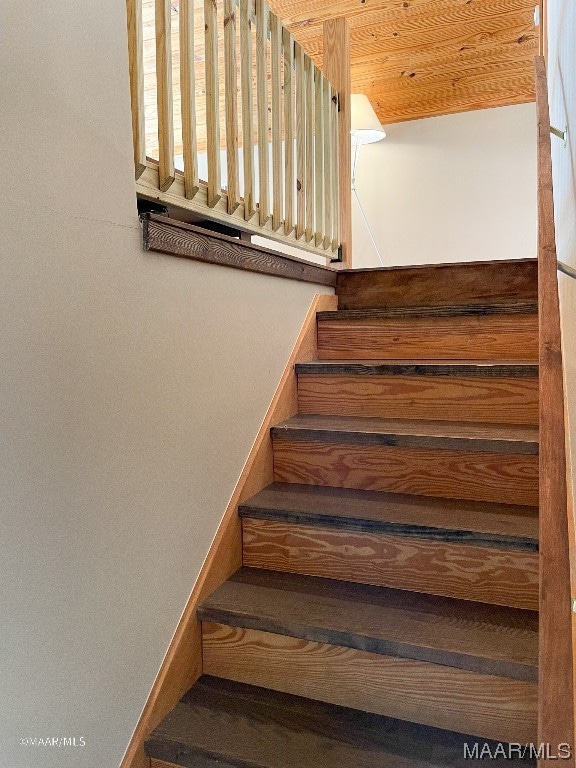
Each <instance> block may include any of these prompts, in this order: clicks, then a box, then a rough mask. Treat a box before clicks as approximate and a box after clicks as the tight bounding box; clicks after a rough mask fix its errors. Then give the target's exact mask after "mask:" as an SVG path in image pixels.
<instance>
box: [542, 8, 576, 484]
mask: <svg viewBox="0 0 576 768" xmlns="http://www.w3.org/2000/svg"><path fill="white" fill-rule="evenodd" d="M547 7H548V81H549V91H550V93H549V99H550V121H551V123H552V125H554V126H555V127H557V128H559V129H560V130H564V129H565V128H566V127H568V141H567V142H563V141H562V140H561V139H559V138H557V137H556V136H552V137H551V139H552V168H553V176H554V207H555V218H556V242H557V248H558V258H559V259H560V260H561V261H564V262H566V263H567V264H570V265H571V266H572V267H576V73H575V71H574V59H575V57H576V6H575V5H574V3H573V2H572V0H548V3H547ZM559 284H560V309H561V317H562V343H563V347H564V350H563V351H564V375H565V386H566V397H567V402H568V418H569V425H570V428H569V435H568V437H569V448H570V451H569V458H570V463H571V466H572V476H573V481H574V482H575V483H576V333H575V332H574V329H575V328H576V281H575V280H573V279H572V278H570V277H567V276H565V275H562V274H560V275H559ZM575 487H576V486H575Z"/></svg>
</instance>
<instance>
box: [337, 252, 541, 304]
mask: <svg viewBox="0 0 576 768" xmlns="http://www.w3.org/2000/svg"><path fill="white" fill-rule="evenodd" d="M336 292H337V294H338V306H339V307H340V309H366V308H373V307H389V308H390V307H406V306H418V305H422V304H427V305H432V306H443V305H447V306H450V305H452V306H453V305H457V304H460V305H467V304H474V303H476V304H481V303H486V304H494V303H501V304H503V303H507V304H512V305H514V304H517V303H519V302H527V301H528V302H529V301H537V299H538V263H537V260H536V259H519V260H509V261H485V262H463V263H459V264H435V265H432V264H423V265H421V266H410V267H387V268H383V269H359V270H346V272H340V273H339V274H338V282H337V287H336Z"/></svg>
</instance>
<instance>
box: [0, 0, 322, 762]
mask: <svg viewBox="0 0 576 768" xmlns="http://www.w3.org/2000/svg"><path fill="white" fill-rule="evenodd" d="M2 12H3V19H2V23H1V24H0V28H1V29H2V31H3V34H4V39H3V40H2V41H1V42H0V58H1V71H2V78H0V90H1V93H0V103H1V104H2V108H1V110H0V122H1V123H2V125H1V134H2V138H3V147H4V150H5V151H4V153H3V163H2V185H1V192H0V198H1V202H0V211H1V217H2V238H1V239H0V249H1V254H0V349H1V373H0V541H1V543H2V545H1V552H0V623H1V630H0V713H1V720H2V725H1V727H0V764H1V765H2V768H4V767H5V768H115V766H117V765H118V764H119V762H120V759H121V757H122V754H123V751H124V749H125V748H126V746H127V744H128V741H129V738H130V736H131V733H132V731H133V728H134V726H135V724H136V721H137V719H138V716H139V713H140V710H141V708H142V706H143V705H144V702H145V700H146V697H147V694H148V691H149V689H150V686H151V685H152V683H153V681H154V677H155V675H156V673H157V670H158V668H159V665H160V663H161V660H162V657H163V655H164V653H165V651H166V649H167V647H168V643H169V641H170V638H171V636H172V634H173V632H174V629H175V627H176V625H177V622H178V619H179V616H180V614H181V611H182V610H183V608H184V605H185V603H186V600H187V597H188V594H189V592H190V590H191V588H192V586H193V583H194V580H195V578H196V575H197V573H198V571H199V569H200V567H201V564H202V561H203V559H204V557H205V554H206V552H207V550H208V547H209V544H210V542H211V539H212V537H213V535H214V533H215V531H216V529H217V526H218V523H219V520H220V518H221V515H222V513H223V512H224V510H225V508H226V505H227V502H228V500H229V498H230V495H231V492H232V490H233V488H234V485H235V483H236V480H237V478H238V477H239V475H240V472H241V469H242V466H243V463H244V461H245V459H246V457H247V455H248V453H249V450H250V447H251V444H252V441H253V440H254V437H255V436H256V434H257V431H258V428H259V425H260V423H261V421H262V418H263V416H264V414H265V412H266V409H267V406H268V404H269V402H270V400H271V397H272V395H273V393H274V390H275V387H276V384H277V382H278V380H279V378H280V375H281V372H282V370H283V367H284V365H285V361H286V359H287V358H288V355H289V352H290V350H291V348H292V346H293V343H294V341H295V339H296V337H297V334H298V332H299V329H300V326H301V323H302V321H303V319H304V316H305V314H306V312H307V309H308V307H309V305H310V303H311V301H312V298H313V295H314V294H315V293H316V292H317V291H318V290H322V289H318V288H317V287H316V286H313V285H307V284H304V283H299V284H297V283H291V282H289V281H286V280H281V279H278V278H272V277H266V276H256V275H252V274H249V273H246V272H240V271H235V270H227V269H225V268H220V267H215V266H210V265H204V264H200V263H194V262H190V261H186V260H181V259H173V258H170V257H166V256H161V255H156V254H151V253H144V252H143V251H142V249H141V245H140V231H139V225H138V221H137V217H136V210H135V194H134V181H133V173H132V157H131V154H132V153H131V134H130V130H131V129H130V113H129V93H128V75H127V73H128V64H127V56H126V40H125V29H126V22H125V10H124V3H119V2H116V1H115V0H100V2H98V3H96V2H89V1H84V2H80V3H79V2H76V1H74V2H73V0H47V2H43V3H34V4H28V5H26V4H24V5H22V4H14V3H3V5H2ZM8 148H9V150H10V151H9V152H8V151H7V149H8ZM53 736H54V737H76V738H77V739H79V738H80V737H82V738H84V739H85V742H86V746H85V747H62V748H59V747H40V746H36V747H33V746H21V745H20V740H21V739H25V738H28V737H31V738H47V737H53Z"/></svg>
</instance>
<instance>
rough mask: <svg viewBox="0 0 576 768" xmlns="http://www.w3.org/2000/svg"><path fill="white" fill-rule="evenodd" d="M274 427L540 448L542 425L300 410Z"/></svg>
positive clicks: (460, 446) (327, 436) (371, 439)
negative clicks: (419, 418) (353, 414)
mask: <svg viewBox="0 0 576 768" xmlns="http://www.w3.org/2000/svg"><path fill="white" fill-rule="evenodd" d="M271 432H272V436H273V437H280V438H284V439H289V440H322V441H324V442H338V443H355V444H364V445H389V446H390V445H392V446H404V447H410V448H418V447H422V448H444V449H454V450H462V451H466V450H468V451H489V452H493V453H521V454H531V455H535V454H537V453H538V428H537V427H533V426H522V425H508V424H477V423H474V422H468V423H463V422H448V421H423V420H417V419H380V418H361V417H358V416H315V415H309V414H297V415H296V416H293V417H292V418H290V419H287V420H286V421H283V422H281V423H280V424H277V425H276V426H274V427H272V430H271Z"/></svg>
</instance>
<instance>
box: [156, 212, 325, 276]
mask: <svg viewBox="0 0 576 768" xmlns="http://www.w3.org/2000/svg"><path fill="white" fill-rule="evenodd" d="M142 219H143V224H144V248H145V249H146V250H147V251H156V252H157V253H166V254H168V255H170V256H179V257H181V258H185V259H194V260H195V261H203V262H207V263H209V264H220V265H222V266H226V267H233V268H234V269H243V270H245V271H248V272H258V273H260V274H264V275H274V276H275V277H284V278H288V279H289V280H299V281H302V282H306V283H314V284H316V285H326V286H328V287H331V288H332V287H335V286H336V274H337V273H336V271H335V270H332V269H330V268H328V267H321V266H319V265H316V264H311V263H309V262H307V261H303V260H301V259H296V258H294V257H291V256H286V255H285V254H283V253H278V252H277V251H271V250H268V249H267V248H261V247H260V246H258V245H252V244H249V243H246V242H243V241H241V240H236V239H235V238H233V237H228V236H227V235H221V234H215V233H213V232H210V231H208V230H205V229H202V228H201V227H195V226H194V225H192V224H185V223H184V222H182V221H175V220H173V219H169V218H166V217H165V216H158V215H156V214H153V213H146V214H144V216H143V217H142Z"/></svg>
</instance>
